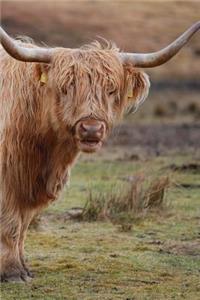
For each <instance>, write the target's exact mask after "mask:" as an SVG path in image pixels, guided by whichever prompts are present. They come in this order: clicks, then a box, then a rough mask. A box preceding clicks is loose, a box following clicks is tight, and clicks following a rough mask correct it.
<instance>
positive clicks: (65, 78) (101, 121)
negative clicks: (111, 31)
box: [42, 49, 149, 152]
mask: <svg viewBox="0 0 200 300" xmlns="http://www.w3.org/2000/svg"><path fill="white" fill-rule="evenodd" d="M113 52H114V51H112V50H94V49H90V50H78V51H75V50H74V51H72V50H70V51H66V50H65V51H63V52H62V51H61V50H60V51H59V52H58V54H57V55H55V57H54V59H53V61H52V63H51V65H50V66H49V67H48V68H45V67H44V69H43V70H42V74H43V75H42V76H46V77H47V82H46V84H45V87H42V88H45V89H46V93H47V94H48V97H47V98H48V99H49V102H50V120H51V122H52V124H53V126H54V128H55V129H57V130H58V131H59V132H62V135H64V133H65V132H66V131H67V132H71V135H72V136H73V139H74V142H75V143H76V145H77V147H78V149H79V150H81V151H84V152H94V151H96V150H98V149H99V148H100V147H101V145H102V143H103V141H104V140H105V138H106V137H107V135H108V132H109V131H110V129H111V128H112V126H113V124H114V122H115V121H116V120H118V119H119V118H120V116H121V115H122V114H123V112H124V111H126V110H127V109H130V108H132V107H135V106H137V105H138V103H140V102H141V101H143V100H144V98H145V97H146V95H147V92H148V88H149V81H148V77H147V76H146V75H145V74H144V73H142V72H140V71H136V70H135V69H133V68H130V67H128V66H126V67H125V66H123V65H122V63H121V62H120V60H119V59H118V58H117V55H115V54H114V53H113Z"/></svg>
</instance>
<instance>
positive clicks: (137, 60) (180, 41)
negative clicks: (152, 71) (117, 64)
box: [120, 21, 200, 68]
mask: <svg viewBox="0 0 200 300" xmlns="http://www.w3.org/2000/svg"><path fill="white" fill-rule="evenodd" d="M199 29H200V21H199V22H197V23H196V24H193V25H192V26H191V27H190V28H189V29H188V30H187V31H185V32H184V33H183V34H182V35H181V36H180V37H179V38H177V39H176V40H175V41H174V42H173V43H171V44H170V45H169V46H167V47H165V48H163V49H161V50H160V51H157V52H153V53H120V58H121V60H122V62H123V63H125V64H126V63H131V64H133V65H134V66H135V67H139V68H153V67H156V66H160V65H162V64H164V63H166V62H167V61H168V60H170V59H171V58H172V57H173V56H174V55H175V54H176V53H178V51H179V50H180V49H181V48H182V47H183V46H184V45H185V44H186V43H187V42H188V41H189V39H190V38H191V37H192V36H193V34H195V32H197V31H198V30H199Z"/></svg>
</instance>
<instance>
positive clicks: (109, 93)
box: [108, 89, 116, 96]
mask: <svg viewBox="0 0 200 300" xmlns="http://www.w3.org/2000/svg"><path fill="white" fill-rule="evenodd" d="M115 93H116V89H112V90H109V91H108V95H109V96H112V95H114V94H115Z"/></svg>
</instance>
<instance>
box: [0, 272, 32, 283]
mask: <svg viewBox="0 0 200 300" xmlns="http://www.w3.org/2000/svg"><path fill="white" fill-rule="evenodd" d="M0 279H1V282H13V283H15V282H16V283H24V282H28V281H30V280H31V276H28V275H27V273H26V272H24V271H16V272H10V273H8V272H7V273H4V274H2V275H1V277H0Z"/></svg>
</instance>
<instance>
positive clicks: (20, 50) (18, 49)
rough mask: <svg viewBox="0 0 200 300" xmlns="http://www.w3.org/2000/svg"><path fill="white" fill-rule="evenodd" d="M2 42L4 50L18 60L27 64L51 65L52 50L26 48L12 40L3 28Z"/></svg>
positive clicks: (0, 32)
mask: <svg viewBox="0 0 200 300" xmlns="http://www.w3.org/2000/svg"><path fill="white" fill-rule="evenodd" d="M0 41H1V44H2V46H3V47H4V49H5V50H6V51H7V52H8V54H10V55H11V56H12V57H14V58H15V59H17V60H21V61H25V62H43V63H49V62H50V61H51V57H52V51H53V50H52V49H45V48H40V47H38V48H26V47H24V46H22V45H20V43H18V42H16V41H15V40H14V39H12V38H11V37H10V36H9V35H8V34H7V33H6V32H5V31H4V30H3V29H2V28H1V27H0Z"/></svg>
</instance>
